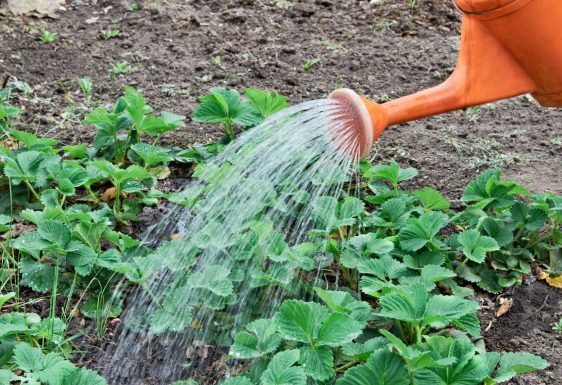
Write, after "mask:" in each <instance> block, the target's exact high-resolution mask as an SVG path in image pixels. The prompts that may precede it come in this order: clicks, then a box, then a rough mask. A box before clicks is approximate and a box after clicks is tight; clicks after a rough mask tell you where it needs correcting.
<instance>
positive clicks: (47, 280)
mask: <svg viewBox="0 0 562 385" xmlns="http://www.w3.org/2000/svg"><path fill="white" fill-rule="evenodd" d="M19 268H20V273H21V277H22V280H21V283H22V285H24V286H28V287H30V288H31V289H33V291H36V292H38V293H45V292H47V291H50V290H51V289H52V288H53V282H54V280H55V273H56V272H55V267H54V266H53V265H49V264H46V263H40V262H37V261H35V260H34V259H32V258H24V259H22V260H20V263H19Z"/></svg>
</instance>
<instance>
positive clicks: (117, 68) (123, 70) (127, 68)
mask: <svg viewBox="0 0 562 385" xmlns="http://www.w3.org/2000/svg"><path fill="white" fill-rule="evenodd" d="M133 72H137V69H136V68H135V67H133V66H132V65H130V64H129V63H128V62H127V61H121V62H115V63H113V64H112V65H111V68H110V69H109V74H110V76H111V79H115V78H116V77H117V76H119V75H125V74H131V73H133Z"/></svg>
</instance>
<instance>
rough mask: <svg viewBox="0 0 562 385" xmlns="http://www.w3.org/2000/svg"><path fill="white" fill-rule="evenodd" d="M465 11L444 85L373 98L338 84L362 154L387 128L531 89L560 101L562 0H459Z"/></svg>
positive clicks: (336, 95)
mask: <svg viewBox="0 0 562 385" xmlns="http://www.w3.org/2000/svg"><path fill="white" fill-rule="evenodd" d="M456 3H457V6H458V7H459V8H460V9H461V11H463V13H464V14H463V23H462V31H461V44H460V53H459V57H458V61H457V65H456V67H455V69H454V71H453V72H452V74H451V75H450V77H449V78H448V79H447V80H446V81H444V82H443V83H442V84H440V85H438V86H436V87H433V88H430V89H427V90H424V91H420V92H418V93H415V94H412V95H408V96H404V97H401V98H399V99H396V100H392V101H390V102H387V103H383V104H377V103H375V102H373V101H370V100H368V99H366V98H364V97H359V96H358V95H357V94H355V93H354V92H353V91H351V90H348V89H340V90H336V91H334V92H333V93H332V94H331V95H330V99H334V100H337V101H339V102H340V103H342V104H344V105H346V107H347V108H348V110H349V111H353V114H354V116H357V120H355V121H354V122H353V128H354V130H355V132H356V136H357V140H358V141H359V152H360V156H361V157H365V156H367V155H368V154H369V152H370V150H371V147H372V144H373V142H374V141H375V140H376V139H377V138H378V136H379V135H380V134H381V133H382V132H383V130H384V129H385V128H387V127H389V126H392V125H395V124H400V123H404V122H408V121H411V120H416V119H420V118H424V117H428V116H433V115H437V114H441V113H445V112H450V111H454V110H458V109H462V108H466V107H470V106H475V105H480V104H484V103H489V102H493V101H497V100H501V99H506V98H510V97H514V96H517V95H521V94H526V93H531V94H532V95H533V96H534V97H535V99H536V100H537V101H538V102H539V103H540V104H541V105H543V106H548V107H562V66H560V65H559V63H562V28H560V24H559V23H560V20H562V1H550V0H456Z"/></svg>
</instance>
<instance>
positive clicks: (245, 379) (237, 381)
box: [172, 376, 254, 385]
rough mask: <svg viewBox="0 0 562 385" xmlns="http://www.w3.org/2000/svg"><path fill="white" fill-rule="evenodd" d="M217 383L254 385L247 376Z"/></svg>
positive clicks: (222, 384)
mask: <svg viewBox="0 0 562 385" xmlns="http://www.w3.org/2000/svg"><path fill="white" fill-rule="evenodd" d="M172 385H174V384H172ZM178 385H180V384H178ZM186 385H191V384H186ZM219 385H254V383H253V382H252V381H251V380H250V379H249V378H248V377H244V376H238V377H233V378H229V379H228V380H224V381H221V382H220V383H219Z"/></svg>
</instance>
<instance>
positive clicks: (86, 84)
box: [78, 76, 94, 100]
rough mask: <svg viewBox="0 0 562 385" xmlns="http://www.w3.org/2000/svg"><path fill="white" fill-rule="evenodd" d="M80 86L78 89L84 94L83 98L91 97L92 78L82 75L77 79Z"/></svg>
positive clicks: (92, 88)
mask: <svg viewBox="0 0 562 385" xmlns="http://www.w3.org/2000/svg"><path fill="white" fill-rule="evenodd" d="M78 84H79V86H80V91H81V92H82V94H83V95H84V98H85V99H87V100H89V99H90V98H91V97H92V92H93V90H94V85H93V83H92V80H91V79H90V77H88V76H84V77H83V78H81V79H80V80H79V81H78Z"/></svg>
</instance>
